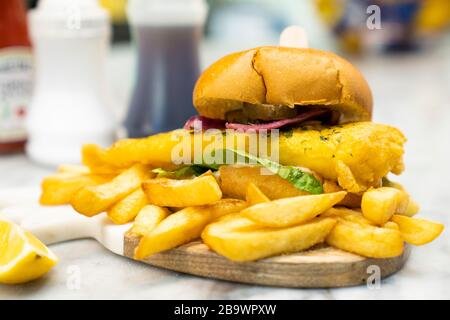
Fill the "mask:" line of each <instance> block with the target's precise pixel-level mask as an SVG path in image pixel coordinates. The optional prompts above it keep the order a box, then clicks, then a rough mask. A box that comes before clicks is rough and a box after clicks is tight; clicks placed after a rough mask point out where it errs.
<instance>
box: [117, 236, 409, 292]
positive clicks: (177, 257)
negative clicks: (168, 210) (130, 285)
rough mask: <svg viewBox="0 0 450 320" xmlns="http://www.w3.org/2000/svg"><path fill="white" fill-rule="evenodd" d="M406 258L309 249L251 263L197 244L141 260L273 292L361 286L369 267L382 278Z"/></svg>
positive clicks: (129, 250) (132, 240)
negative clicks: (255, 286) (271, 289)
mask: <svg viewBox="0 0 450 320" xmlns="http://www.w3.org/2000/svg"><path fill="white" fill-rule="evenodd" d="M138 243H139V237H136V236H132V235H128V234H127V235H125V241H124V255H125V256H126V257H129V258H133V252H134V249H135V248H136V246H137V245H138ZM409 254H410V247H409V246H406V247H405V250H404V252H403V254H402V255H400V256H398V257H395V258H389V259H368V258H364V257H361V256H358V255H355V254H352V253H348V252H345V251H342V250H339V249H335V248H332V247H329V246H326V245H319V246H316V247H314V248H312V249H311V250H307V251H303V252H299V253H295V254H289V255H282V256H277V257H273V258H267V259H262V260H258V261H255V262H233V261H230V260H228V259H227V258H224V257H222V256H220V255H218V254H216V253H214V252H213V251H211V250H210V249H209V248H208V247H207V246H206V245H205V244H203V243H201V242H200V241H196V242H191V243H189V244H186V245H183V246H181V247H178V248H176V249H172V250H169V251H166V252H162V253H158V254H155V255H153V256H151V257H149V258H147V259H145V260H143V262H144V263H147V264H149V265H152V266H155V267H160V268H164V269H169V270H173V271H178V272H183V273H188V274H193V275H197V276H202V277H207V278H214V279H221V280H228V281H235V282H242V283H250V284H260V285H267V286H277V287H292V288H332V287H346V286H355V285H361V284H365V283H366V281H367V278H368V277H370V276H371V275H372V274H373V271H372V272H370V273H368V267H369V266H373V265H376V266H378V267H379V268H380V275H381V278H385V277H387V276H389V275H391V274H393V273H395V272H397V271H398V270H400V269H401V268H402V267H403V265H404V264H405V262H406V260H407V259H408V257H409Z"/></svg>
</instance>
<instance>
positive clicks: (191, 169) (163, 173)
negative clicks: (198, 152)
mask: <svg viewBox="0 0 450 320" xmlns="http://www.w3.org/2000/svg"><path fill="white" fill-rule="evenodd" d="M218 169H219V165H216V164H211V165H208V164H194V165H191V166H185V167H181V168H179V169H176V170H173V171H167V170H164V169H162V168H156V169H153V170H152V172H154V173H156V174H158V177H167V178H182V177H190V176H196V177H198V176H200V175H202V174H203V173H205V172H207V171H209V170H211V171H217V170H218Z"/></svg>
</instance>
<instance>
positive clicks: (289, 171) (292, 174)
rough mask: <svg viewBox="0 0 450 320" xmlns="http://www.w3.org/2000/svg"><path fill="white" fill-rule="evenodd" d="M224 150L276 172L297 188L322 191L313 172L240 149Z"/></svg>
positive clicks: (318, 192) (313, 192)
mask: <svg viewBox="0 0 450 320" xmlns="http://www.w3.org/2000/svg"><path fill="white" fill-rule="evenodd" d="M225 151H226V152H232V153H234V154H236V155H238V156H241V157H244V158H246V159H249V160H250V161H252V162H254V163H257V164H259V165H261V166H263V167H264V168H266V169H268V170H270V171H271V172H273V173H274V174H277V175H279V176H280V177H281V178H283V179H285V180H287V181H289V182H290V183H291V184H292V185H293V186H294V187H296V188H297V189H300V190H303V191H307V192H309V193H312V194H321V193H323V186H322V183H321V182H320V181H319V180H318V179H317V178H316V177H315V176H314V175H313V174H311V173H309V172H306V171H303V170H301V169H300V168H296V167H292V166H283V165H281V164H279V163H277V162H274V161H271V160H269V159H264V158H258V157H256V156H254V155H252V154H249V153H247V152H245V151H241V150H235V149H225Z"/></svg>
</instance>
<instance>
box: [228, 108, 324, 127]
mask: <svg viewBox="0 0 450 320" xmlns="http://www.w3.org/2000/svg"><path fill="white" fill-rule="evenodd" d="M328 111H329V110H325V109H317V110H310V111H306V112H304V113H302V114H299V115H298V116H296V117H294V118H289V119H283V120H277V121H272V122H267V123H261V124H242V123H228V122H227V123H226V124H225V127H226V128H227V129H235V130H244V132H245V131H248V130H254V131H259V130H271V129H279V128H281V127H284V126H287V125H293V124H297V123H300V122H303V121H305V120H308V119H311V118H313V117H316V116H319V115H322V114H324V113H326V112H328Z"/></svg>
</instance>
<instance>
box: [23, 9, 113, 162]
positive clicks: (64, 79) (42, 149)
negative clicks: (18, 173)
mask: <svg viewBox="0 0 450 320" xmlns="http://www.w3.org/2000/svg"><path fill="white" fill-rule="evenodd" d="M29 23H30V31H31V39H32V42H33V47H34V53H35V60H36V61H35V64H36V80H35V81H36V85H35V89H34V94H33V97H32V101H31V105H30V111H29V116H28V119H27V129H28V134H29V140H28V144H27V147H26V151H27V154H28V155H29V157H30V158H31V159H33V160H35V161H36V162H39V163H43V164H48V165H56V164H58V163H76V162H79V161H80V147H81V146H82V145H83V144H84V143H88V142H89V143H97V144H100V145H109V144H111V143H112V142H113V140H114V138H115V128H116V123H115V119H114V116H113V114H112V112H111V110H109V108H108V107H109V106H110V103H111V101H109V98H108V95H107V93H106V90H105V89H106V84H105V79H104V72H103V71H104V70H103V69H104V62H105V58H106V54H107V52H108V49H109V39H110V23H109V16H108V14H107V12H106V11H105V10H103V9H102V8H101V7H100V6H99V5H98V3H97V1H96V0H41V1H39V5H38V7H37V8H36V9H35V10H32V11H31V12H30V13H29Z"/></svg>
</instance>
